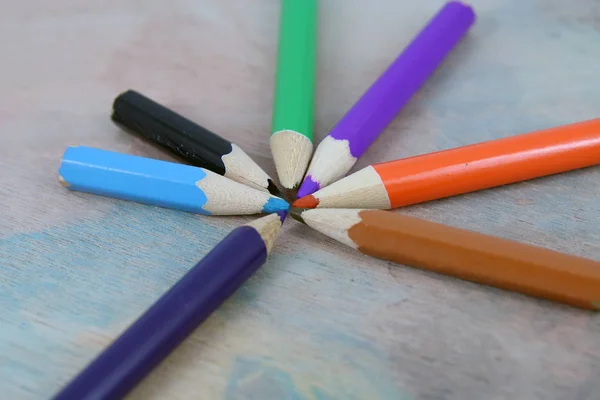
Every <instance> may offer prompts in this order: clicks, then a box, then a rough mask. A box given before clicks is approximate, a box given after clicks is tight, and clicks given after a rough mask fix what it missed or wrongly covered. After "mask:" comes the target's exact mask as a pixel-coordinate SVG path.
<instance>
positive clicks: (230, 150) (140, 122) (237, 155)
mask: <svg viewBox="0 0 600 400" xmlns="http://www.w3.org/2000/svg"><path fill="white" fill-rule="evenodd" d="M112 119H113V121H115V122H118V123H119V124H122V125H123V126H125V127H126V128H128V129H129V130H131V131H133V132H135V133H137V134H139V135H141V136H143V137H144V138H146V139H148V140H150V141H152V142H154V143H156V144H159V145H161V146H163V147H165V148H166V149H168V150H169V151H171V152H172V153H174V154H176V155H178V156H180V157H182V158H183V159H184V160H186V161H187V162H189V163H190V164H192V165H195V166H198V167H202V168H206V169H209V170H211V171H213V172H216V173H217V174H220V175H223V176H226V177H227V178H229V179H232V180H234V181H237V182H240V183H243V184H245V185H248V186H251V187H253V188H255V189H259V190H262V191H269V192H270V193H271V194H274V195H276V196H278V195H280V193H279V190H278V189H277V186H275V183H274V182H273V180H271V178H269V176H268V175H267V174H266V173H265V172H264V171H263V170H262V169H261V168H260V167H259V166H258V165H257V164H256V163H255V162H254V161H252V159H251V158H250V157H249V156H248V155H247V154H246V153H245V152H244V151H243V150H242V149H241V148H240V147H239V146H237V145H236V144H234V143H231V142H230V141H228V140H226V139H224V138H222V137H221V136H219V135H217V134H215V133H213V132H211V131H209V130H208V129H206V128H204V127H202V126H200V125H198V124H196V123H195V122H192V121H190V120H189V119H187V118H185V117H183V116H181V115H179V114H177V113H176V112H174V111H172V110H170V109H168V108H166V107H165V106H162V105H160V104H158V103H157V102H155V101H153V100H151V99H149V98H147V97H145V96H143V95H142V94H140V93H138V92H136V91H133V90H128V91H126V92H124V93H122V94H120V95H119V96H117V98H116V99H115V101H114V103H113V114H112Z"/></svg>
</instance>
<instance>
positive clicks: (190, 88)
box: [0, 0, 600, 400]
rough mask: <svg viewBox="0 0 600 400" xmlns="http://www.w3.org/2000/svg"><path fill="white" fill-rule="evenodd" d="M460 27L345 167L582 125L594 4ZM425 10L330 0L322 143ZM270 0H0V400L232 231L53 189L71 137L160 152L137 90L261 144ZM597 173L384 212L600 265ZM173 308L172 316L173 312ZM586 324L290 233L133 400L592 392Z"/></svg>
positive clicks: (465, 398)
mask: <svg viewBox="0 0 600 400" xmlns="http://www.w3.org/2000/svg"><path fill="white" fill-rule="evenodd" d="M473 3H474V5H475V7H476V11H477V14H478V16H479V18H478V21H477V23H476V25H475V26H474V28H473V30H472V31H471V34H470V36H469V38H468V40H466V41H465V42H464V43H462V44H461V45H460V47H459V48H458V49H457V51H455V52H454V53H453V54H452V56H451V58H450V59H449V60H448V62H446V63H445V64H444V67H443V69H441V70H440V71H439V72H438V73H437V74H436V75H435V77H434V78H433V79H431V80H430V81H429V82H428V83H427V85H426V87H425V88H424V89H423V90H422V91H421V92H420V93H419V95H418V96H417V97H416V98H415V99H413V101H412V102H411V103H410V105H409V106H408V107H407V108H406V109H405V110H404V111H403V112H402V113H401V115H400V116H399V117H398V118H397V119H396V121H395V122H394V123H393V124H392V125H391V126H390V127H389V129H388V130H387V131H386V132H385V133H384V134H383V135H382V136H381V137H380V138H379V140H378V141H377V142H376V143H375V145H374V146H373V147H372V148H371V149H370V150H369V151H368V152H367V154H365V156H364V157H363V159H362V160H360V162H359V163H358V165H356V167H355V169H354V170H356V169H358V168H362V167H364V166H365V165H367V164H369V163H372V162H380V161H385V160H390V159H395V158H399V157H403V156H410V155H415V154H422V153H426V152H429V151H433V150H440V149H446V148H449V147H454V146H459V145H464V144H469V143H475V142H478V141H481V140H488V139H492V138H499V137H504V136H508V135H512V134H516V133H523V132H527V131H530V130H536V129H542V128H547V127H551V126H555V125H560V124H565V123H570V122H575V121H578V120H583V119H589V118H594V117H598V115H599V113H600V92H599V88H598V71H599V70H600V49H599V47H598V43H599V42H600V8H599V6H598V3H597V2H596V1H595V0H577V1H572V2H568V4H567V2H565V1H564V0H537V1H536V0H474V1H473ZM441 4H442V1H437V0H436V1H434V0H428V1H416V0H404V1H398V0H389V1H384V0H379V1H377V2H366V1H361V0H323V1H322V2H321V8H320V11H321V13H320V21H319V29H320V32H319V36H320V42H319V61H318V79H319V85H318V90H317V92H318V93H317V95H318V97H317V110H316V118H317V119H316V135H317V137H318V138H319V139H320V138H322V137H323V136H324V135H325V134H326V133H327V130H328V129H330V128H331V127H332V126H333V125H334V123H335V122H336V121H337V120H338V119H339V118H340V117H341V116H342V114H343V113H344V112H345V111H346V110H347V109H348V107H350V106H351V105H352V103H353V102H354V100H355V99H356V98H357V96H359V95H360V94H361V93H362V92H363V90H364V89H365V88H366V87H367V86H368V85H369V84H370V83H371V82H372V81H373V80H374V79H375V77H376V76H377V74H378V73H380V72H381V71H382V70H383V69H384V68H385V67H386V66H387V64H388V63H389V62H390V61H391V60H392V59H393V58H394V57H395V56H396V54H397V53H398V52H399V51H400V50H401V49H402V48H403V47H404V46H405V45H406V44H407V42H408V41H409V40H410V38H411V37H412V36H413V35H414V34H415V33H416V32H417V31H418V29H419V28H420V27H421V26H422V25H423V24H424V23H425V21H426V20H427V19H429V18H430V16H431V15H432V14H433V13H434V12H435V11H436V10H437V9H438V8H439V7H440V6H441ZM278 9H279V5H278V2H277V1H276V0H253V1H249V0H235V1H233V0H228V1H219V0H210V1H209V0H200V1H198V0H174V1H172V2H165V1H159V0H152V1H151V0H144V1H141V0H139V1H138V0H128V1H125V0H106V1H96V2H82V1H75V0H54V1H46V0H29V1H16V2H15V1H8V0H1V1H0V10H2V11H1V12H0V33H1V37H2V38H3V40H2V41H0V54H1V63H0V70H1V71H2V74H1V75H0V167H1V171H2V173H1V174H0V196H1V199H2V202H1V203H0V216H1V218H0V393H2V398H4V399H11V400H12V399H44V398H49V397H50V396H51V394H52V393H54V392H55V391H56V390H58V388H59V387H60V386H61V385H62V384H64V383H65V382H66V381H67V380H68V379H69V378H70V377H71V376H73V375H74V374H75V373H77V371H79V370H80V369H81V368H82V367H83V366H84V365H85V364H87V363H88V362H89V361H90V360H91V359H92V358H93V357H94V356H95V355H96V354H98V352H100V351H101V349H102V348H103V347H104V346H106V345H107V344H108V343H109V342H110V340H111V339H112V338H114V337H115V336H116V335H118V334H119V332H120V331H121V330H122V329H124V328H125V327H126V326H127V325H128V324H129V323H131V322H132V321H133V320H134V319H135V318H136V317H137V316H138V315H139V314H140V313H141V312H143V310H144V309H146V308H147V307H148V306H149V305H150V304H151V303H152V302H153V301H154V300H155V299H157V298H158V296H160V294H161V293H163V292H164V291H165V290H166V289H167V288H168V287H169V286H170V285H172V284H173V283H174V282H175V281H176V280H177V279H178V278H179V277H180V276H182V274H183V273H184V272H185V271H186V269H187V268H189V267H190V266H192V265H193V264H194V263H195V262H196V261H198V260H199V259H200V258H201V257H202V256H203V255H204V254H206V253H207V252H208V251H209V250H210V248H211V247H212V246H213V245H215V244H216V243H217V242H218V241H219V240H220V239H221V238H222V237H223V236H224V235H225V234H226V233H227V232H228V231H229V230H230V229H232V228H233V227H235V226H237V225H239V224H241V223H242V222H246V221H249V220H250V219H251V218H252V217H203V216H196V215H192V214H187V213H183V212H176V211H172V210H165V209H161V208H155V207H147V206H143V205H138V204H134V203H128V202H124V201H115V200H112V199H107V198H101V197H97V196H93V195H86V194H78V193H72V192H68V191H66V190H65V189H64V188H63V187H61V186H60V185H59V184H58V182H57V169H58V166H59V162H60V157H61V154H62V152H63V151H64V149H65V147H66V146H67V145H71V144H83V145H88V146H96V147H101V148H105V149H108V150H116V151H122V152H129V153H132V154H138V155H145V156H150V157H157V158H161V159H167V160H168V159H170V157H169V156H168V155H166V154H165V153H163V152H161V151H159V150H157V149H155V148H153V147H152V146H151V145H149V144H147V143H145V142H142V141H141V140H139V139H137V138H133V137H132V136H130V135H129V134H127V133H124V132H123V131H121V130H120V129H119V128H117V127H116V126H115V125H113V123H112V122H111V121H110V119H109V115H110V107H111V102H112V100H113V98H114V97H115V96H116V95H117V94H118V93H120V92H121V91H123V90H126V89H129V88H132V89H136V90H139V91H140V92H142V93H144V94H146V95H148V96H150V97H152V98H154V99H155V100H157V101H160V102H162V103H163V104H166V105H168V106H170V107H172V108H173V109H175V110H177V111H179V112H181V113H183V114H184V115H186V116H188V117H190V118H192V119H194V120H196V121H198V122H200V123H201V124H203V125H205V126H206V127H207V128H209V129H212V130H215V131H216V132H219V133H220V134H222V135H223V136H225V137H227V138H229V139H232V140H234V141H235V142H236V143H238V144H239V145H241V146H242V147H243V148H244V149H245V150H246V151H247V152H248V153H249V154H250V155H251V156H252V157H253V158H254V159H255V160H256V161H257V162H258V163H259V164H260V165H261V166H263V167H264V168H265V169H266V170H268V172H269V173H271V174H273V175H272V176H275V174H274V167H273V163H272V161H271V158H270V152H269V147H268V138H269V130H270V121H271V113H270V111H271V102H272V89H273V81H274V65H275V51H276V40H277V23H276V21H277V17H278ZM599 181H600V168H589V169H586V170H582V171H577V172H573V173H568V174H564V175H560V176H555V177H550V178H544V179H539V180H535V181H532V182H527V183H522V184H517V185H512V186H509V187H504V188H499V189H494V190H487V191H484V192H480V193H474V194H469V195H465V196H459V197H456V198H452V199H446V200H441V201H436V202H432V203H429V204H424V205H421V206H417V207H411V208H407V209H403V210H400V212H404V213H407V214H411V215H416V216H421V217H426V218H429V219H431V220H433V221H438V222H443V223H447V224H451V225H454V226H458V227H463V228H468V229H473V230H476V231H480V232H485V233H493V234H496V235H499V236H502V237H506V238H512V239H518V240H522V241H525V242H528V243H532V244H536V245H541V246H547V247H549V248H552V249H556V250H562V251H565V252H569V253H572V254H577V255H581V256H586V257H589V258H594V259H600V203H599V202H598V198H599V195H600V189H599V185H598V182H599ZM174 312H176V310H174ZM599 375H600V317H599V316H596V315H594V314H591V313H588V312H584V311H580V310H576V309H572V308H568V307H565V306H560V305H556V304H552V303H549V302H544V301H539V300H534V299H531V298H528V297H525V296H521V295H515V294H511V293H507V292H503V291H501V290H496V289H491V288H487V287H483V286H479V285H475V284H471V283H466V282H463V281H459V280H456V279H451V278H446V277H443V276H439V275H435V274H432V273H426V272H421V271H418V270H415V269H411V268H407V267H403V266H398V265H394V264H391V263H387V262H383V261H379V260H375V259H372V258H369V257H367V256H363V255H360V254H359V253H357V252H354V251H352V250H350V249H348V248H345V247H343V246H342V245H339V244H337V243H334V242H333V241H331V240H329V239H326V238H324V237H323V236H321V235H319V234H317V233H314V232H312V231H310V230H309V229H308V228H307V227H305V226H302V225H299V224H298V223H296V222H295V221H288V222H287V223H286V224H285V226H284V228H283V233H282V236H281V237H280V240H279V242H278V244H277V245H276V247H275V249H274V254H273V256H272V257H271V260H270V262H269V263H268V265H266V266H265V267H264V268H263V269H262V270H261V271H260V272H259V273H258V274H257V275H256V276H255V277H254V278H252V279H251V280H250V281H249V282H248V283H247V284H246V285H245V286H244V287H243V288H242V290H240V291H239V292H238V293H237V294H236V295H235V296H234V297H233V298H232V299H231V300H230V301H228V302H227V303H226V304H225V305H224V306H223V307H221V308H220V309H219V311H218V312H217V313H216V314H215V315H214V316H212V317H211V318H210V319H209V320H208V322H207V323H206V324H204V325H203V326H202V327H201V328H199V329H198V330H197V331H196V332H195V333H194V334H193V336H192V337H190V339H189V340H187V341H186V342H185V344H184V345H183V346H182V347H180V348H179V349H178V351H176V352H175V353H174V354H173V355H172V356H171V357H170V358H169V359H168V360H167V361H166V362H165V363H164V364H163V365H162V366H161V367H160V368H159V369H157V370H156V371H155V373H153V375H152V376H151V377H149V379H147V380H146V381H145V382H144V383H143V384H142V385H141V386H140V387H138V389H136V390H135V392H134V393H132V395H131V396H130V397H131V398H132V399H173V400H177V399H226V400H233V399H259V400H264V399H291V400H331V399H394V400H396V399H431V400H438V399H439V400H470V399H473V400H481V399H486V400H499V399H527V400H529V399H544V400H553V399H557V400H558V399H560V400H562V399H572V400H595V399H600V383H599V381H598V376H599Z"/></svg>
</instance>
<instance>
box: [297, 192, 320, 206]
mask: <svg viewBox="0 0 600 400" xmlns="http://www.w3.org/2000/svg"><path fill="white" fill-rule="evenodd" d="M318 205H319V200H317V199H316V198H315V197H314V196H313V195H312V194H309V195H308V196H304V197H302V198H300V199H298V200H296V201H295V202H294V203H293V204H292V207H296V208H315V207H317V206H318Z"/></svg>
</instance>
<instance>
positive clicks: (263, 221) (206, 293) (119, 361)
mask: <svg viewBox="0 0 600 400" xmlns="http://www.w3.org/2000/svg"><path fill="white" fill-rule="evenodd" d="M283 218H285V213H283V212H281V213H280V214H279V215H278V214H270V215H267V216H265V217H263V218H260V219H257V220H255V221H252V222H250V223H249V224H247V225H244V226H241V227H239V228H236V229H234V230H233V231H231V233H229V235H227V237H225V239H223V240H222V241H221V242H220V243H219V244H218V245H217V246H216V247H215V248H214V249H212V250H211V251H210V253H208V254H207V255H206V256H205V257H204V258H203V259H202V260H201V261H200V262H199V263H198V264H196V265H195V266H194V267H193V268H192V269H191V270H190V271H189V272H187V273H186V274H185V275H184V276H183V278H181V279H180V280H179V282H177V283H176V284H175V285H174V286H173V287H172V288H171V289H170V290H169V291H167V292H166V293H165V294H164V295H163V296H162V297H161V298H160V299H159V300H158V301H157V302H156V303H154V304H153V305H152V306H151V307H150V308H149V309H148V310H147V311H146V312H145V313H144V314H143V315H142V316H141V317H140V318H139V319H138V320H137V321H135V322H134V323H133V324H132V325H131V326H130V327H129V328H127V330H125V332H124V333H123V334H121V336H119V337H118V338H117V339H116V340H115V341H114V342H113V343H112V344H111V345H110V346H109V347H108V348H106V349H105V350H104V351H103V352H102V353H101V354H100V355H99V356H98V357H97V358H96V359H95V360H93V361H92V362H91V363H90V364H89V365H88V366H87V367H86V368H85V369H84V370H83V371H82V372H81V373H79V374H78V375H77V376H76V377H75V378H74V379H73V380H72V381H71V382H70V383H68V384H67V385H66V386H65V387H64V388H63V389H62V390H61V391H60V392H59V393H58V394H57V395H56V396H55V397H54V400H67V399H68V400H72V399H77V400H91V399H120V398H122V397H123V396H125V395H126V394H127V393H128V392H129V391H130V390H131V389H133V387H134V386H135V385H136V384H137V383H139V382H140V381H141V380H142V379H143V378H144V377H145V376H146V375H148V374H149V373H150V371H152V370H153V369H154V368H155V367H156V366H157V365H158V364H159V363H160V362H161V361H162V360H163V359H164V358H166V357H167V356H168V355H169V353H171V351H173V350H174V349H175V348H176V347H177V346H178V345H179V344H180V343H181V342H183V340H184V339H185V338H186V337H187V336H189V335H190V334H191V333H192V332H193V331H194V329H196V327H198V326H199V325H200V324H201V323H202V322H203V321H204V320H206V318H207V317H208V316H209V315H210V314H211V313H212V312H213V311H215V309H216V308H217V307H218V306H219V305H221V304H222V303H223V302H224V301H225V300H226V299H227V298H228V297H229V296H231V295H232V294H233V293H234V292H235V291H236V290H237V289H238V288H239V287H240V286H241V285H242V284H243V283H244V282H245V281H246V280H247V279H248V278H249V277H250V276H252V275H253V274H254V273H255V272H256V271H257V270H258V269H259V268H260V267H261V266H262V265H263V264H264V263H265V261H266V259H267V256H268V254H269V253H270V251H271V248H272V246H273V243H274V241H275V239H276V236H277V233H278V232H279V228H280V226H281V223H282V221H283Z"/></svg>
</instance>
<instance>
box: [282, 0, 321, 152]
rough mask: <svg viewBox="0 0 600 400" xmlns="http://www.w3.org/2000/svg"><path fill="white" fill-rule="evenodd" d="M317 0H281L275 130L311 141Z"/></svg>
mask: <svg viewBox="0 0 600 400" xmlns="http://www.w3.org/2000/svg"><path fill="white" fill-rule="evenodd" d="M317 9H318V4H317V0H282V1H281V16H280V22H279V25H280V26H279V48H278V53H277V74H276V79H275V98H274V104H273V122H272V131H271V132H272V133H276V132H279V131H283V130H290V131H294V132H297V133H300V134H302V135H304V136H306V137H307V138H308V139H310V140H311V141H312V137H313V116H314V94H315V61H316V52H317Z"/></svg>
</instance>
